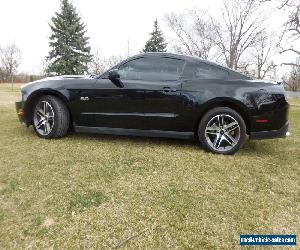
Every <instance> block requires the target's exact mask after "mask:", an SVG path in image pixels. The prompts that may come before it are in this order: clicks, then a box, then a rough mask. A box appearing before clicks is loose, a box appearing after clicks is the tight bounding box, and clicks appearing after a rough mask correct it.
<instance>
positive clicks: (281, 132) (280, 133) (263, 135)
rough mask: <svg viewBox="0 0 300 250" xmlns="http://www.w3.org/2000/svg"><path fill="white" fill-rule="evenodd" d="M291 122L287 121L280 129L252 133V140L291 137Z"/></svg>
mask: <svg viewBox="0 0 300 250" xmlns="http://www.w3.org/2000/svg"><path fill="white" fill-rule="evenodd" d="M288 131H289V122H288V121H287V122H286V123H285V124H284V125H283V126H282V127H281V128H280V129H278V130H270V131H260V132H251V133H250V139H252V140H260V139H273V138H285V137H286V136H288V135H289V132H288Z"/></svg>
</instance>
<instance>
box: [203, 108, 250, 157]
mask: <svg viewBox="0 0 300 250" xmlns="http://www.w3.org/2000/svg"><path fill="white" fill-rule="evenodd" d="M198 138H199V141H200V143H201V144H202V146H203V147H204V148H205V149H206V150H208V151H210V152H213V153H217V154H226V155H228V154H234V153H235V152H237V151H238V150H239V149H240V148H241V147H242V146H243V145H244V143H245V141H246V125H245V122H244V120H243V118H242V117H241V116H240V114H239V113H237V112H236V111H234V110H232V109H230V108H227V107H218V108H214V109H212V110H210V111H209V112H207V113H206V114H205V115H204V117H203V118H202V119H201V122H200V124H199V127H198Z"/></svg>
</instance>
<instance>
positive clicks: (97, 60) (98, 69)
mask: <svg viewBox="0 0 300 250" xmlns="http://www.w3.org/2000/svg"><path fill="white" fill-rule="evenodd" d="M124 59H125V58H124V57H122V56H120V55H112V56H109V57H101V54H100V52H99V51H96V52H95V53H94V56H93V58H92V61H91V62H90V63H89V72H90V73H91V74H95V75H100V74H102V73H103V72H105V71H106V70H108V69H110V68H111V67H113V66H115V65H116V64H118V63H119V62H121V61H122V60H124Z"/></svg>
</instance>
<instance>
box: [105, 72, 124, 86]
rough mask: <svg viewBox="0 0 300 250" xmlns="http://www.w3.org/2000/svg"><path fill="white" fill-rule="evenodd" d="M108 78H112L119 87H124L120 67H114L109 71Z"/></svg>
mask: <svg viewBox="0 0 300 250" xmlns="http://www.w3.org/2000/svg"><path fill="white" fill-rule="evenodd" d="M108 79H109V80H111V82H112V83H113V84H115V85H116V86H117V87H119V88H123V87H124V84H123V83H122V81H121V80H120V74H119V71H118V69H112V70H110V71H109V72H108Z"/></svg>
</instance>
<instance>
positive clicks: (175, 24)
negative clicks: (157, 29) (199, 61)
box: [165, 10, 215, 59]
mask: <svg viewBox="0 0 300 250" xmlns="http://www.w3.org/2000/svg"><path fill="white" fill-rule="evenodd" d="M165 19H166V22H167V25H168V26H169V27H170V28H171V30H172V31H173V32H174V34H175V35H176V37H177V39H176V40H175V41H174V42H175V44H174V49H175V50H176V51H177V52H179V53H184V54H189V55H195V56H199V57H201V58H204V59H209V58H211V52H212V50H213V47H214V46H215V42H214V41H215V34H214V33H213V32H212V30H213V28H214V24H213V22H212V18H211V17H209V16H208V15H207V14H205V13H204V12H203V11H200V10H193V11H188V13H184V14H175V13H172V14H169V15H166V18H165Z"/></svg>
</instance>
